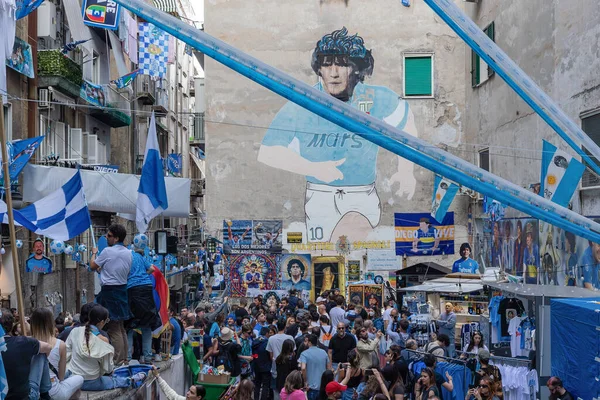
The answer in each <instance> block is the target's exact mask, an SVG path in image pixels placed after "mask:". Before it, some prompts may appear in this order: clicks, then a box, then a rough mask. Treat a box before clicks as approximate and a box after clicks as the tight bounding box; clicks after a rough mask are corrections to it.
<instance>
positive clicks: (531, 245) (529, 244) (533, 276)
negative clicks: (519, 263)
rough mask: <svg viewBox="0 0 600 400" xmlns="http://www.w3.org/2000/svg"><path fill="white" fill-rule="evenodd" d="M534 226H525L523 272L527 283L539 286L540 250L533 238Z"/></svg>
mask: <svg viewBox="0 0 600 400" xmlns="http://www.w3.org/2000/svg"><path fill="white" fill-rule="evenodd" d="M533 235H534V234H533V224H532V223H531V222H528V223H527V225H526V226H525V244H526V247H525V250H524V251H523V264H524V266H525V268H524V270H523V274H524V275H525V276H524V279H525V283H530V284H537V283H538V271H539V270H540V250H539V248H538V245H537V243H535V240H534V236H533Z"/></svg>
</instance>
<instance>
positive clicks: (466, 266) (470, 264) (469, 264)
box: [452, 258, 479, 274]
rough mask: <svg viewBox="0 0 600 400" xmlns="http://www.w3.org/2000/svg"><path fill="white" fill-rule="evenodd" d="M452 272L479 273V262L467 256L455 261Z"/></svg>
mask: <svg viewBox="0 0 600 400" xmlns="http://www.w3.org/2000/svg"><path fill="white" fill-rule="evenodd" d="M452 272H461V273H463V274H477V273H479V264H477V261H475V260H473V259H472V258H465V259H462V258H461V259H460V260H456V261H454V264H453V265H452Z"/></svg>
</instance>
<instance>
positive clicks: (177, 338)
mask: <svg viewBox="0 0 600 400" xmlns="http://www.w3.org/2000/svg"><path fill="white" fill-rule="evenodd" d="M169 323H170V324H171V326H172V327H173V328H172V330H173V332H171V355H174V356H176V355H177V354H179V348H180V347H181V326H180V325H179V322H177V320H176V319H175V316H174V312H173V311H172V312H171V318H169Z"/></svg>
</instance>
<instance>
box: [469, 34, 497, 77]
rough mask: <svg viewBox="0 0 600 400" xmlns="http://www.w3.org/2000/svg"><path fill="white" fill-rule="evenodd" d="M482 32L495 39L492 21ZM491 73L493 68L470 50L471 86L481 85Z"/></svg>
mask: <svg viewBox="0 0 600 400" xmlns="http://www.w3.org/2000/svg"><path fill="white" fill-rule="evenodd" d="M483 32H484V33H485V34H486V35H488V37H489V38H490V39H492V41H493V42H495V41H496V36H495V30H494V23H493V22H492V23H491V24H490V25H489V26H488V27H487V28H485V29H484V30H483ZM492 75H494V70H493V69H492V68H490V66H489V65H487V64H486V63H485V61H483V60H482V59H481V57H479V56H478V55H477V53H475V51H474V50H471V86H473V87H477V86H479V85H481V84H482V83H484V82H485V81H487V80H488V79H490V77H491V76H492Z"/></svg>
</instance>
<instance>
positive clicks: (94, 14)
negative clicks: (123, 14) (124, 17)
mask: <svg viewBox="0 0 600 400" xmlns="http://www.w3.org/2000/svg"><path fill="white" fill-rule="evenodd" d="M119 12H120V8H119V5H118V4H117V3H115V2H114V1H110V0H83V5H82V14H83V23H84V24H86V25H88V26H94V27H96V28H104V29H111V30H113V31H114V30H116V29H117V28H118V26H119Z"/></svg>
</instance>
